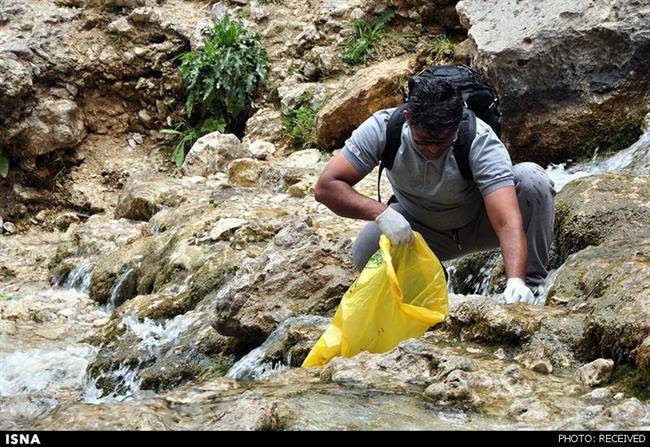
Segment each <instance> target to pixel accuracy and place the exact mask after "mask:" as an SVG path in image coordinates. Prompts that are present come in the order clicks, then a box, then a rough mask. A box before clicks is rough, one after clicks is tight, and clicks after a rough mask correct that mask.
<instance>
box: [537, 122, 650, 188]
mask: <svg viewBox="0 0 650 447" xmlns="http://www.w3.org/2000/svg"><path fill="white" fill-rule="evenodd" d="M628 168H631V171H632V172H637V173H643V174H648V173H650V131H648V132H645V133H643V134H642V135H641V137H639V140H638V141H637V142H636V143H634V144H633V145H632V146H630V147H628V148H627V149H623V150H622V151H618V152H616V153H614V154H612V155H609V156H606V157H599V156H598V150H596V151H595V152H594V156H593V157H592V159H591V160H589V161H584V162H580V163H575V164H573V165H571V166H569V167H567V163H560V164H557V165H555V164H551V165H549V166H548V167H547V168H546V172H547V173H548V175H549V177H550V178H551V180H553V182H554V183H555V190H556V191H558V192H559V191H560V190H561V189H562V188H564V186H565V185H566V184H567V183H569V182H570V181H571V180H575V179H577V178H581V177H588V176H590V175H595V174H599V173H601V172H609V171H621V170H624V169H628Z"/></svg>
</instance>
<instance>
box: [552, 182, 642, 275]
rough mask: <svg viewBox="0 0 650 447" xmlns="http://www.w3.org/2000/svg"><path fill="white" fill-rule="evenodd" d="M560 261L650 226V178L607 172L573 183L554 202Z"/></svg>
mask: <svg viewBox="0 0 650 447" xmlns="http://www.w3.org/2000/svg"><path fill="white" fill-rule="evenodd" d="M555 212H556V220H555V244H556V248H557V254H558V255H559V258H560V259H559V260H560V261H561V262H562V261H564V260H565V259H566V258H567V256H569V255H570V254H572V253H576V252H578V251H580V250H582V249H583V248H586V247H588V246H589V245H599V244H601V243H603V242H605V241H613V240H620V239H627V238H629V236H630V234H632V233H634V232H635V231H637V230H639V229H642V228H647V227H648V225H650V177H649V176H646V175H643V176H638V175H632V174H625V173H605V174H601V175H597V176H590V177H584V178H580V179H576V180H573V181H572V182H570V183H569V184H568V185H566V186H565V187H564V188H563V189H562V191H560V193H559V194H558V195H557V197H556V202H555Z"/></svg>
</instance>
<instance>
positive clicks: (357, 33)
mask: <svg viewBox="0 0 650 447" xmlns="http://www.w3.org/2000/svg"><path fill="white" fill-rule="evenodd" d="M394 16H395V9H393V8H387V9H386V10H385V11H384V12H383V13H382V14H381V16H380V17H379V19H378V20H377V21H376V22H375V23H374V24H373V23H370V22H369V21H368V20H367V19H357V20H354V21H353V22H352V28H353V31H354V32H353V34H352V35H351V36H350V37H348V39H347V40H346V41H345V43H344V44H343V50H344V51H343V61H344V62H345V63H347V64H350V65H358V64H362V63H365V62H366V61H367V60H368V59H369V58H370V56H371V55H372V53H373V50H374V48H375V46H376V45H377V43H378V42H379V40H380V39H381V38H382V37H383V36H384V34H385V32H384V26H385V25H386V24H387V23H388V22H390V20H391V19H392V18H393V17H394Z"/></svg>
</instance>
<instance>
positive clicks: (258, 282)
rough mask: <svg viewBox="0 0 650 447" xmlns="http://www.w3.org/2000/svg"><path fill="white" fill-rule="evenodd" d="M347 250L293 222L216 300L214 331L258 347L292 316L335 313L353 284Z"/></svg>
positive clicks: (338, 242) (342, 241) (343, 243)
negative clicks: (343, 296)
mask: <svg viewBox="0 0 650 447" xmlns="http://www.w3.org/2000/svg"><path fill="white" fill-rule="evenodd" d="M348 250H349V241H348V240H345V239H339V238H335V239H333V240H326V239H322V238H321V237H319V236H317V235H316V233H315V232H314V230H312V229H310V228H309V227H308V226H307V225H306V224H305V223H304V222H301V221H296V222H292V223H291V224H290V225H288V226H286V227H285V228H284V229H282V230H281V231H280V232H279V233H278V234H277V235H276V236H275V237H274V239H273V241H272V242H270V243H269V244H268V245H267V246H266V248H265V249H264V250H263V251H262V253H261V254H260V255H259V256H258V257H256V258H255V259H253V260H251V262H250V263H248V264H245V265H243V266H242V267H241V268H240V270H239V271H238V272H237V275H236V276H235V278H234V279H233V280H232V281H230V282H229V283H228V284H227V286H226V287H225V288H224V289H222V290H221V291H219V292H218V293H217V294H216V296H215V297H214V301H215V303H216V307H215V310H216V313H215V322H214V326H215V328H216V329H217V331H218V332H219V333H221V334H223V335H227V336H232V337H235V338H236V339H237V341H238V343H240V344H242V345H243V346H249V347H255V346H259V345H260V344H261V343H262V342H263V341H264V340H265V339H266V338H267V337H268V336H269V334H270V333H271V332H273V330H275V328H276V327H277V326H278V324H280V323H281V322H282V321H284V320H285V319H287V318H289V317H290V316H291V315H294V314H316V315H329V314H331V313H333V311H334V310H335V309H336V306H337V305H338V303H339V301H340V299H341V297H342V295H343V293H344V292H345V291H346V290H347V288H348V287H349V285H350V284H352V281H353V278H354V272H353V267H352V265H351V264H350V261H349V259H348V258H347V256H346V255H347V253H348Z"/></svg>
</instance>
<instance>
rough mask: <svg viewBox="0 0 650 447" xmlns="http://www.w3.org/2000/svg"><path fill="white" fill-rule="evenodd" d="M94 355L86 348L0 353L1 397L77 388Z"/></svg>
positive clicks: (90, 347) (91, 350) (90, 349)
mask: <svg viewBox="0 0 650 447" xmlns="http://www.w3.org/2000/svg"><path fill="white" fill-rule="evenodd" d="M95 353H96V348H94V347H92V346H89V345H77V346H69V347H67V348H66V349H63V350H58V349H28V350H24V351H14V352H10V353H0V396H2V397H12V396H16V395H24V394H31V393H37V392H41V391H47V392H48V394H54V393H55V392H57V391H61V390H63V389H74V388H78V387H80V386H81V385H82V382H83V378H84V375H85V373H86V367H87V366H88V363H89V362H90V360H91V359H92V358H93V357H94V355H95Z"/></svg>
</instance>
